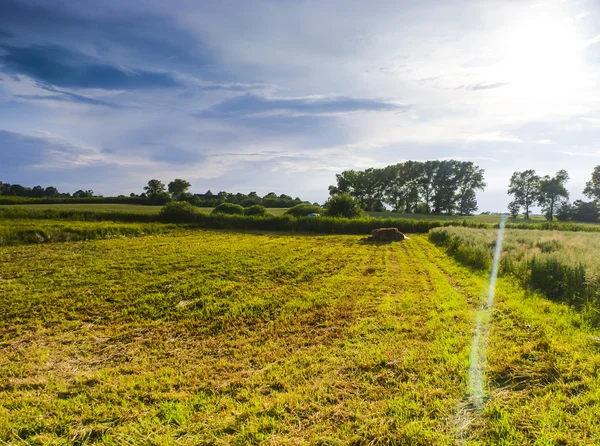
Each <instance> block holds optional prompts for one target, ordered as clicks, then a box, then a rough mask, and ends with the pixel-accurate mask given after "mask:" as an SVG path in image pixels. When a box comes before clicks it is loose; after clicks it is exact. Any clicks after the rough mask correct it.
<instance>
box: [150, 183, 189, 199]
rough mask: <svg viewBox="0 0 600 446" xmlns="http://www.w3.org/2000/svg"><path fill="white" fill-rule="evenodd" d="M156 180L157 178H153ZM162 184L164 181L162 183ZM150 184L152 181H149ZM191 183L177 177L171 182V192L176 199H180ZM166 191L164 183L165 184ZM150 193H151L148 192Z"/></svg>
mask: <svg viewBox="0 0 600 446" xmlns="http://www.w3.org/2000/svg"><path fill="white" fill-rule="evenodd" d="M152 181H155V180H152ZM161 184H162V183H161ZM148 185H150V183H148ZM190 186H191V184H190V183H188V182H187V181H186V180H182V179H181V178H176V179H174V180H173V181H171V182H170V183H169V193H170V194H171V196H172V197H173V198H175V199H178V198H179V197H180V196H181V195H183V194H184V193H185V192H186V191H187V190H188V189H189V188H190ZM163 192H164V185H163ZM148 195H150V193H148Z"/></svg>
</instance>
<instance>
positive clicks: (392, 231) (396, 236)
mask: <svg viewBox="0 0 600 446" xmlns="http://www.w3.org/2000/svg"><path fill="white" fill-rule="evenodd" d="M407 238H408V237H407V236H405V235H404V234H403V233H402V232H400V231H398V228H378V229H373V230H372V231H371V239H373V241H376V242H393V241H400V240H405V239H407Z"/></svg>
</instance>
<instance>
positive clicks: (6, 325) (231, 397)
mask: <svg viewBox="0 0 600 446" xmlns="http://www.w3.org/2000/svg"><path fill="white" fill-rule="evenodd" d="M65 224H66V223H65ZM488 280H489V278H488V276H487V274H486V273H483V272H482V273H477V272H473V270H471V269H468V268H466V267H464V266H461V265H460V264H459V263H458V262H457V261H455V260H454V259H452V258H451V257H449V256H448V255H447V254H446V253H445V250H444V249H443V248H439V247H437V246H435V245H434V244H432V243H431V242H430V241H429V239H428V237H427V235H414V236H411V238H410V239H409V240H406V241H404V242H401V243H393V244H372V243H369V242H365V241H364V239H363V237H362V236H348V235H344V236H331V235H329V236H315V235H312V236H309V235H289V234H288V235H281V234H275V233H263V234H258V233H256V234H250V233H242V232H226V231H206V230H196V231H190V230H185V229H181V228H180V229H178V230H176V231H172V232H169V233H165V234H154V235H146V236H144V237H136V238H127V239H125V238H115V239H107V240H95V241H80V242H66V243H56V244H36V245H25V246H5V247H0V318H1V324H0V443H8V444H92V443H101V444H132V445H134V444H160V445H167V444H183V445H198V444H223V445H226V444H240V445H246V444H273V445H279V444H294V445H296V444H315V445H317V444H318V445H337V444H340V445H342V444H355V445H359V444H374V445H383V444H406V445H419V444H420V445H431V444H448V445H450V444H514V445H523V444H548V445H550V444H567V445H568V444H572V445H576V444H577V445H579V444H597V443H598V439H600V425H599V424H598V423H597V420H598V418H599V417H600V382H599V380H598V373H599V370H600V349H599V346H598V343H597V341H596V338H595V337H594V336H596V334H597V333H595V332H593V331H591V329H589V328H586V324H585V323H584V320H583V318H582V317H581V315H580V314H579V313H578V312H575V311H574V310H572V309H571V308H570V307H568V306H566V305H564V304H561V303H555V302H551V301H549V300H547V299H544V298H543V297H540V296H538V295H536V294H535V293H531V292H525V291H524V290H523V288H521V286H520V285H519V284H518V283H516V282H515V281H513V280H512V279H510V278H503V279H500V280H499V283H498V288H497V305H496V308H495V313H494V317H493V318H492V330H491V333H490V339H489V344H488V347H489V349H488V373H487V381H486V382H487V389H488V390H487V395H486V402H485V405H484V407H483V408H482V409H481V410H477V409H475V408H474V407H473V406H472V405H471V404H470V401H469V399H468V389H467V378H468V368H469V352H470V346H471V342H472V338H473V334H474V325H475V315H476V313H477V309H478V308H479V306H480V304H481V302H482V301H483V299H484V298H485V292H486V290H487V286H488Z"/></svg>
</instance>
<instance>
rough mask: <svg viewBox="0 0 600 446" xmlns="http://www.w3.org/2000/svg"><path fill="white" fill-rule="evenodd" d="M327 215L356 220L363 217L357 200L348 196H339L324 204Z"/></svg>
mask: <svg viewBox="0 0 600 446" xmlns="http://www.w3.org/2000/svg"><path fill="white" fill-rule="evenodd" d="M325 208H326V209H327V215H329V216H331V217H345V218H357V217H360V216H362V215H363V210H362V209H361V208H360V204H359V203H358V200H356V198H354V197H353V196H352V195H350V194H339V195H334V196H333V197H331V198H330V199H329V200H328V201H327V203H325Z"/></svg>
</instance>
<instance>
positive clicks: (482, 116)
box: [0, 0, 600, 211]
mask: <svg viewBox="0 0 600 446" xmlns="http://www.w3.org/2000/svg"><path fill="white" fill-rule="evenodd" d="M599 82H600V2H596V1H594V0H570V1H569V0H566V1H565V0H553V1H544V0H532V1H528V0H493V1H492V0H444V1H439V0H423V1H419V2H415V1H412V0H411V1H403V0H393V1H377V0H375V1H372V2H364V1H350V0H339V1H338V0H331V1H329V0H315V1H303V0H268V1H262V0H253V1H251V2H249V1H243V0H240V1H228V0H223V1H219V2H208V1H206V2H204V1H201V2H198V1H193V0H170V1H169V2H164V1H158V0H127V1H123V0H118V1H115V0H103V1H102V2H98V1H96V0H78V1H77V2H74V1H70V0H51V1H37V0H36V1H32V0H0V181H3V182H8V183H20V184H23V185H25V186H34V185H37V184H41V185H42V186H49V185H53V186H56V187H57V188H58V189H59V190H60V191H65V192H74V191H75V190H78V189H93V190H94V191H95V192H96V193H97V194H103V195H117V194H126V195H128V194H129V193H131V192H136V193H141V192H142V188H143V186H144V185H145V183H146V182H147V181H148V180H149V179H151V178H158V179H160V180H162V181H163V182H165V183H168V182H169V181H171V180H172V179H174V178H184V179H187V180H188V181H189V182H190V183H191V184H192V188H191V191H192V192H195V193H204V192H206V190H208V189H210V190H212V191H213V192H215V193H216V192H217V191H220V190H226V191H231V192H238V191H239V192H245V193H248V192H250V191H256V192H258V193H259V194H260V195H263V194H266V193H268V192H271V191H273V192H276V193H277V194H281V193H285V194H288V195H292V196H294V197H296V196H299V197H301V198H302V199H304V200H309V201H311V202H312V201H318V202H323V201H325V200H326V199H327V195H328V190H327V187H328V186H329V185H330V184H335V174H336V173H339V172H341V171H343V170H346V169H365V168H368V167H383V166H386V165H389V164H395V163H398V162H403V161H406V160H428V159H457V160H469V161H473V162H475V164H477V165H479V166H480V167H482V168H483V169H485V178H486V181H487V183H488V186H487V188H486V189H485V191H483V192H480V193H479V194H478V201H479V210H480V211H505V210H506V205H507V204H508V202H509V201H510V197H509V196H508V195H507V193H506V190H507V187H508V182H509V178H510V176H511V174H512V172H514V171H521V170H525V169H535V170H536V171H537V173H538V174H540V175H546V174H554V173H555V172H556V171H558V170H559V169H566V170H567V171H568V172H569V174H570V177H571V179H570V181H569V183H568V189H569V191H570V192H571V199H572V200H575V199H579V198H582V195H581V191H582V190H583V187H584V184H585V182H586V181H588V180H589V178H590V177H591V173H592V170H593V168H594V166H596V165H599V164H600V85H599Z"/></svg>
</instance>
